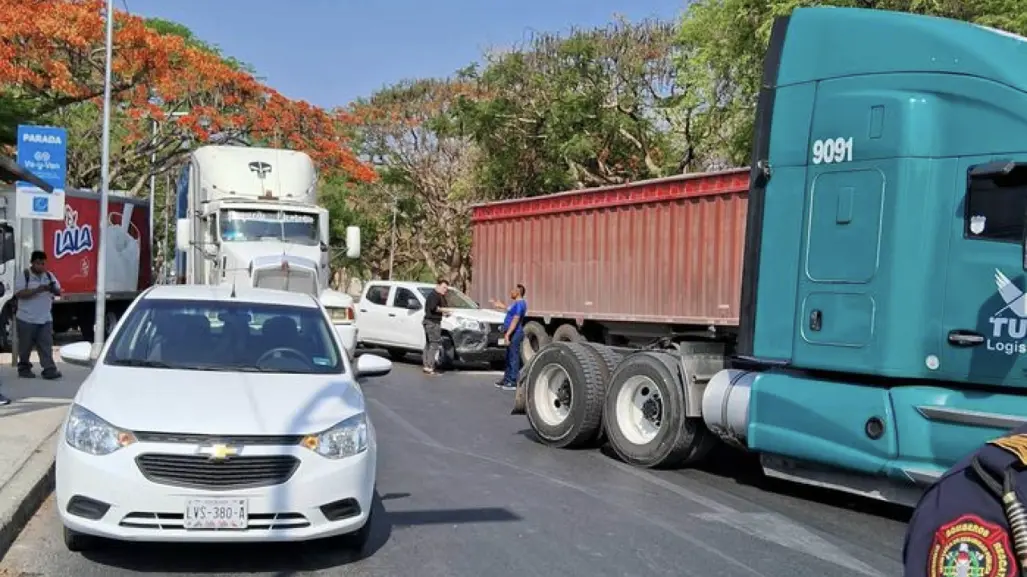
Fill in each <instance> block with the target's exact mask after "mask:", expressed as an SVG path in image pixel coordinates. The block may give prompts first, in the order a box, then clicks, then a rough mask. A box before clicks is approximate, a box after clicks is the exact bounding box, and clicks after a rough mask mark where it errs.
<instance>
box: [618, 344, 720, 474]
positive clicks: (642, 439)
mask: <svg viewBox="0 0 1027 577" xmlns="http://www.w3.org/2000/svg"><path fill="white" fill-rule="evenodd" d="M603 418H604V425H605V429H606V437H607V439H608V440H609V441H610V445H611V447H612V448H613V450H614V452H615V453H617V456H618V457H620V458H621V460H623V461H624V462H625V463H628V464H631V465H635V466H637V467H647V468H669V467H680V466H684V465H689V464H693V463H696V462H698V461H700V460H701V459H702V458H703V457H705V456H706V453H708V452H709V450H710V449H711V448H712V447H713V446H714V444H715V443H716V439H715V438H714V436H713V435H712V434H711V433H710V432H709V431H708V430H707V429H706V425H705V424H704V423H703V421H702V419H701V418H687V417H685V391H684V387H683V385H682V383H681V379H680V377H679V369H678V366H677V362H676V359H675V358H674V357H672V356H671V355H668V354H665V353H657V352H642V353H636V354H632V355H629V356H628V357H626V358H625V359H624V360H623V361H622V362H621V363H620V366H618V367H617V370H616V371H615V372H614V374H613V377H611V379H610V387H609V390H608V391H607V394H606V405H605V407H604V412H603Z"/></svg>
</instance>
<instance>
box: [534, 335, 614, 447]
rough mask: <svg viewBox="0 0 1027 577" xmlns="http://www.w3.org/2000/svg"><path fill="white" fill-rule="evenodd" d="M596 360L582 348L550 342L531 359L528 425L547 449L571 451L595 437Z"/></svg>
mask: <svg viewBox="0 0 1027 577" xmlns="http://www.w3.org/2000/svg"><path fill="white" fill-rule="evenodd" d="M603 393H604V391H603V388H602V377H601V376H600V368H599V361H598V360H597V358H596V355H595V354H594V353H592V352H590V351H589V350H588V349H587V348H586V347H585V346H584V345H581V344H577V343H551V344H549V345H547V346H546V347H544V348H543V349H542V350H541V351H539V352H538V355H536V358H534V359H532V364H531V371H530V373H529V374H528V382H527V390H526V401H527V413H528V423H529V424H530V425H531V429H532V430H533V431H534V432H535V434H536V435H537V436H538V438H539V439H541V441H542V442H543V443H544V444H546V445H549V446H552V447H557V448H561V449H564V448H566V449H571V448H576V447H581V446H584V445H586V444H588V443H590V442H591V441H592V440H594V439H595V438H596V435H597V434H598V433H599V427H600V423H601V419H602V416H603Z"/></svg>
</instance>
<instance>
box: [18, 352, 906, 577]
mask: <svg viewBox="0 0 1027 577" xmlns="http://www.w3.org/2000/svg"><path fill="white" fill-rule="evenodd" d="M494 380H495V376H491V375H483V374H480V373H479V374H474V373H463V374H461V373H451V374H448V375H443V376H436V377H425V376H423V375H422V374H420V372H419V371H418V370H417V367H416V365H413V364H411V365H397V366H396V368H395V370H394V372H393V373H392V374H391V375H390V376H388V377H385V378H382V379H376V380H374V381H370V382H368V384H367V385H366V386H365V391H366V393H367V395H368V397H369V398H370V412H371V416H372V418H373V419H374V422H375V425H376V428H377V431H378V438H379V442H380V457H379V473H378V490H379V493H380V495H381V504H380V506H381V509H380V510H379V513H381V514H379V515H378V516H377V519H376V522H375V526H374V531H373V533H374V536H373V539H372V547H371V549H372V553H371V554H370V555H369V556H367V557H365V558H364V559H353V558H351V557H350V556H349V555H348V554H346V553H342V552H338V551H335V550H332V549H331V548H329V547H328V546H326V545H325V544H323V543H309V544H301V545H275V546H268V545H260V546H231V547H226V546H218V547H208V546H178V545H176V546H167V545H139V544H128V545H113V546H108V547H105V548H104V549H102V550H99V551H94V552H90V553H88V554H86V555H81V554H72V553H69V552H68V551H66V550H65V549H64V546H63V543H62V541H61V536H60V533H61V532H60V524H59V522H58V520H57V516H56V512H55V510H54V506H53V502H52V500H51V501H48V502H47V503H46V504H45V505H44V506H43V507H42V508H41V509H40V511H39V513H38V514H37V515H36V516H35V518H34V519H33V520H32V522H31V523H30V525H29V526H28V527H27V528H26V530H25V531H24V532H23V533H22V535H21V537H20V538H19V540H18V542H17V543H16V544H15V545H14V546H13V547H12V549H11V550H10V552H9V553H8V554H7V556H6V558H4V559H3V561H2V562H0V577H15V576H21V577H37V576H43V575H45V576H50V575H53V576H75V577H93V576H96V577H116V576H122V575H133V574H137V573H140V572H145V573H148V574H151V575H155V576H159V575H179V576H180V575H226V576H227V575H241V574H249V575H252V574H258V575H271V576H276V577H295V576H300V575H353V576H363V575H366V576H372V575H374V576H379V577H380V576H390V577H406V576H410V577H434V576H439V577H442V576H446V577H462V576H467V577H481V576H483V575H484V576H487V577H505V576H516V577H529V576H536V575H537V576H540V577H557V576H582V577H585V576H587V577H599V576H638V577H642V576H645V577H652V576H657V575H674V576H682V575H702V576H711V575H717V576H723V577H734V576H739V577H742V576H745V577H759V576H765V577H779V576H780V577H784V576H788V577H804V576H809V577H820V576H823V575H831V576H832V577H843V576H849V575H852V576H864V575H865V576H870V577H878V576H892V575H896V576H897V575H900V574H901V572H902V569H901V563H900V562H901V551H902V539H903V534H904V531H905V521H906V519H907V518H908V512H906V511H904V510H901V509H900V510H894V509H891V508H887V507H881V506H878V505H876V504H873V503H869V502H865V501H861V500H855V499H848V498H844V497H838V496H836V495H833V494H825V493H821V492H819V491H811V490H809V489H807V488H798V487H793V486H788V485H777V484H768V483H767V482H764V481H759V480H757V479H756V476H755V475H754V474H753V469H752V466H751V463H748V462H745V461H744V459H739V457H738V456H737V455H734V454H729V453H727V452H721V453H720V454H718V458H717V460H716V461H717V462H715V463H714V464H713V465H711V467H710V469H709V470H704V471H670V472H652V471H642V470H637V469H633V468H630V467H628V466H625V465H623V464H621V463H619V462H617V461H614V460H613V459H611V458H609V457H607V456H605V455H603V454H602V453H601V452H600V451H557V450H552V449H549V448H546V447H544V446H542V445H539V444H538V443H536V442H535V441H533V440H532V438H531V433H530V431H528V430H527V429H528V427H527V421H526V419H525V418H524V417H523V416H511V415H510V414H509V412H510V408H511V402H512V398H513V394H512V393H507V392H501V391H498V390H496V389H495V388H493V387H492V386H491V383H492V381H494Z"/></svg>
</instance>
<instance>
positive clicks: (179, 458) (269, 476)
mask: <svg viewBox="0 0 1027 577" xmlns="http://www.w3.org/2000/svg"><path fill="white" fill-rule="evenodd" d="M299 464H300V461H299V459H297V458H296V457H292V456H289V455H253V456H245V457H232V458H229V459H226V460H224V461H212V460H211V459H210V458H209V457H208V456H206V455H165V454H157V453H149V454H145V455H139V456H138V457H136V465H137V466H138V467H139V471H140V472H141V473H142V474H143V476H144V477H146V478H147V479H148V480H150V481H152V482H154V483H159V484H161V485H174V486H177V487H193V488H198V489H210V490H230V489H246V488H253V487H268V486H271V485H280V484H282V483H284V482H286V481H288V480H289V478H290V477H292V474H293V473H295V472H296V468H297V467H299Z"/></svg>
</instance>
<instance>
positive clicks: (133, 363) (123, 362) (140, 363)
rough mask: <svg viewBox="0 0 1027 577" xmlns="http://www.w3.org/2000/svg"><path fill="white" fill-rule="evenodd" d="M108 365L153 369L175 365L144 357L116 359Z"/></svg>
mask: <svg viewBox="0 0 1027 577" xmlns="http://www.w3.org/2000/svg"><path fill="white" fill-rule="evenodd" d="M107 364H108V365H116V366H119V367H146V368H151V369H173V368H175V367H173V366H171V365H169V364H167V363H165V362H163V361H147V360H143V359H115V360H113V361H111V362H109V363H107Z"/></svg>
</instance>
